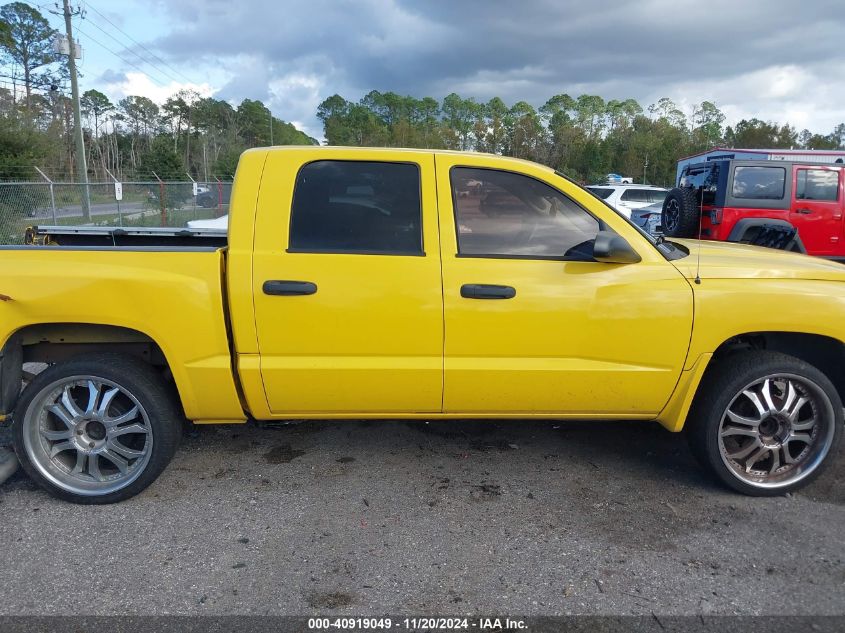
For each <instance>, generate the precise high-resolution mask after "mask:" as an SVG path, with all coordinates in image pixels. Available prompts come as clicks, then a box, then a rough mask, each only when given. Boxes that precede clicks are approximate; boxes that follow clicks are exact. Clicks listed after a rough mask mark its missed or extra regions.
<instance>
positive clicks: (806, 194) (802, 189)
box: [795, 169, 839, 202]
mask: <svg viewBox="0 0 845 633" xmlns="http://www.w3.org/2000/svg"><path fill="white" fill-rule="evenodd" d="M795 199H796V200H820V201H827V202H834V201H836V200H838V199H839V172H838V171H835V170H832V169H799V170H798V174H797V176H796V178H795Z"/></svg>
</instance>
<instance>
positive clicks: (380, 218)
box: [288, 160, 423, 255]
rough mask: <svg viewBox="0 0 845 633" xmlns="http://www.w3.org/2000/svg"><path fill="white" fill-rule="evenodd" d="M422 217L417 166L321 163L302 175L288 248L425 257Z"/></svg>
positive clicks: (303, 169) (313, 251) (299, 178)
mask: <svg viewBox="0 0 845 633" xmlns="http://www.w3.org/2000/svg"><path fill="white" fill-rule="evenodd" d="M421 216H422V211H421V207H420V170H419V167H418V166H417V165H415V164H411V163H387V162H385V163H379V162H365V161H338V160H320V161H315V162H313V163H309V164H307V165H305V166H304V167H303V168H302V169H301V170H300V172H299V174H298V175H297V178H296V188H295V190H294V194H293V204H292V207H291V222H290V243H289V248H288V250H289V251H291V252H306V253H326V252H329V253H359V254H370V255H375V254H383V255H422V254H423V245H422V219H421Z"/></svg>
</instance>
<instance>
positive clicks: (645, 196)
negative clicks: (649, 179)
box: [621, 189, 651, 202]
mask: <svg viewBox="0 0 845 633" xmlns="http://www.w3.org/2000/svg"><path fill="white" fill-rule="evenodd" d="M650 193H651V192H650V191H649V190H648V189H626V190H625V191H623V192H622V196H621V200H627V201H628V202H651V198H650V197H649V194H650Z"/></svg>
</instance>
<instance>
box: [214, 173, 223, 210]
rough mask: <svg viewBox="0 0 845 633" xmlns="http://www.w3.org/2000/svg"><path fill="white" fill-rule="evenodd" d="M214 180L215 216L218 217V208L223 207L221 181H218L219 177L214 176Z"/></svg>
mask: <svg viewBox="0 0 845 633" xmlns="http://www.w3.org/2000/svg"><path fill="white" fill-rule="evenodd" d="M214 180H216V181H217V217H218V218H219V217H220V210H221V209H222V208H223V183H222V182H220V179H219V178H218V177H217V176H215V177H214Z"/></svg>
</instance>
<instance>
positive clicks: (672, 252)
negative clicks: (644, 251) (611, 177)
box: [555, 170, 689, 259]
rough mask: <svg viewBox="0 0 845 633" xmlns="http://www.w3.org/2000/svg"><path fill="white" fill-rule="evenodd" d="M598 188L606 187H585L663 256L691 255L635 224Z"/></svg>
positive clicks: (667, 257)
mask: <svg viewBox="0 0 845 633" xmlns="http://www.w3.org/2000/svg"><path fill="white" fill-rule="evenodd" d="M555 174H557V175H558V176H560V177H561V178H564V179H566V180H567V181H569V182H571V183H572V184H574V185H578V183H577V182H575V181H574V180H572V179H571V178H570V177H569V176H567V175H566V174H563V173H561V172H559V171H557V170H555ZM578 186H579V187H580V186H581V185H578ZM596 189H599V190H602V189H604V187H584V190H585V191H589V192H590V193H591V194H593V196H595V198H596V199H598V200H600V201H601V203H602V204H603V205H604V206H606V207H607V208H608V209H610V210H611V211H613V212H614V213H615V214H616V215H617V216H619V217H620V218H622V219H623V220H625V222H627V223H628V224H629V225H630V226H632V227H634V228H635V229H636V230H637V232H639V234H640V235H642V236H643V237H644V238H646V239H647V240H648V241H649V242H651V244H652V246H654V247H655V248H656V249H657V250H658V251H659V252H660V254H661V255H663V257H665V258H666V259H681V258H683V257H686V256H687V255H689V251H687V249H685V248H681V247H679V246H678V245H676V244H674V243H672V242H667V241H666V240H665V239H664V238H662V237H661V238H660V239H658V238H656V237H654V236H653V235H652V234H651V233H649V232H648V231H646V230H645V229H642V228H640V227H638V226H637V225H636V224H634V223H633V222H632V221H631V219H630V218H628V217H626V216H624V215H623V214H621V213H619V211H617V210H616V209H615V208H613V207H612V206H611V205H609V204H608V203H607V202H605V201H604V199H603V198H602V197H601V195H599V193H597V192H596ZM611 191H612V190H611ZM659 193H663V194H664V197H665V194H668V193H669V192H668V191H667V192H659Z"/></svg>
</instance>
